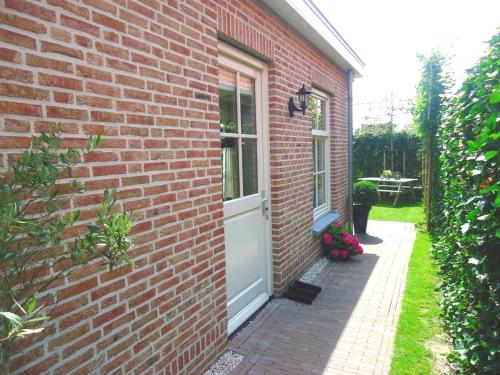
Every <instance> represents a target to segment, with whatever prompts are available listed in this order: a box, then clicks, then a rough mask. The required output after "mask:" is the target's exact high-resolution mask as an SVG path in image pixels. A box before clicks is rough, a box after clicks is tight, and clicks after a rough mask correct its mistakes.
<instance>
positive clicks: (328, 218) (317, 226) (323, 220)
mask: <svg viewBox="0 0 500 375" xmlns="http://www.w3.org/2000/svg"><path fill="white" fill-rule="evenodd" d="M339 218H340V215H339V213H337V212H335V211H330V212H327V213H326V214H324V215H323V216H321V217H319V218H318V219H316V220H315V221H314V223H313V226H312V234H313V236H319V235H320V234H321V232H323V231H324V230H325V229H326V228H328V226H329V225H330V224H331V223H332V222H334V221H335V220H338V219H339Z"/></svg>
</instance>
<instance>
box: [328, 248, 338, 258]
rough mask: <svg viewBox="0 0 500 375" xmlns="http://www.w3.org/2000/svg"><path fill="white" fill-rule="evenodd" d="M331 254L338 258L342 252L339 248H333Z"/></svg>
mask: <svg viewBox="0 0 500 375" xmlns="http://www.w3.org/2000/svg"><path fill="white" fill-rule="evenodd" d="M330 255H331V256H332V257H334V258H338V257H339V255H340V252H339V251H338V250H337V249H333V250H332V252H331V253H330Z"/></svg>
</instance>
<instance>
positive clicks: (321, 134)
mask: <svg viewBox="0 0 500 375" xmlns="http://www.w3.org/2000/svg"><path fill="white" fill-rule="evenodd" d="M312 92H313V93H312V95H313V96H315V97H317V98H318V99H320V100H323V101H324V102H325V113H324V116H323V121H324V122H325V124H324V125H325V130H317V129H312V116H311V129H312V138H313V139H314V138H323V139H324V140H325V146H324V147H325V195H326V196H325V203H323V204H322V205H321V206H318V207H315V208H314V210H313V220H317V219H319V218H320V217H321V216H323V215H324V214H326V213H328V212H330V210H331V192H330V185H331V182H330V178H331V173H330V96H329V95H328V94H326V93H324V92H322V91H320V90H318V89H316V88H313V90H312ZM313 144H314V142H313ZM314 152H315V151H314V150H313V153H314ZM313 160H314V157H313ZM317 160H318V158H317V157H316V161H317ZM314 176H315V173H314V166H313V176H312V181H313V194H316V189H315V187H314Z"/></svg>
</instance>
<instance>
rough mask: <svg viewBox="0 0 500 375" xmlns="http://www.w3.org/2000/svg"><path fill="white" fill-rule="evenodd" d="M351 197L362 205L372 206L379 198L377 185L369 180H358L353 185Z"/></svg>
mask: <svg viewBox="0 0 500 375" xmlns="http://www.w3.org/2000/svg"><path fill="white" fill-rule="evenodd" d="M352 199H353V201H354V203H356V204H360V205H362V206H373V205H374V204H376V203H378V201H379V200H380V193H379V191H378V187H377V185H375V184H374V183H373V182H370V181H359V182H356V183H355V184H354V185H353V189H352Z"/></svg>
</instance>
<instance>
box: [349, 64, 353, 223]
mask: <svg viewBox="0 0 500 375" xmlns="http://www.w3.org/2000/svg"><path fill="white" fill-rule="evenodd" d="M352 82H353V72H352V69H349V70H348V71H347V142H348V153H347V155H348V156H347V159H348V170H349V173H348V179H347V180H348V184H349V199H348V205H349V207H348V210H349V229H350V230H351V233H352V226H353V216H352V184H353V183H354V181H353V180H354V176H353V174H354V171H353V163H352V158H353V154H352V152H353V151H352V128H353V120H352Z"/></svg>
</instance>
